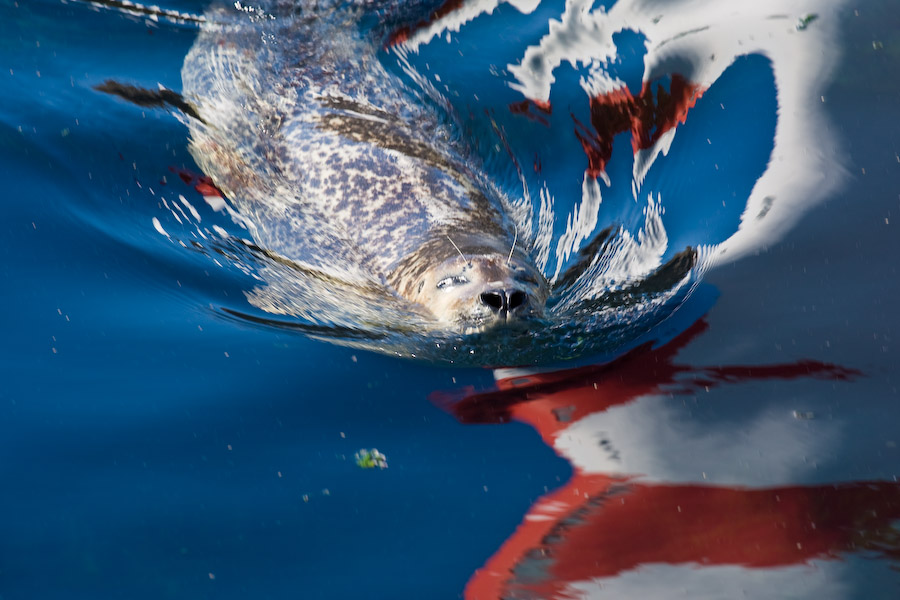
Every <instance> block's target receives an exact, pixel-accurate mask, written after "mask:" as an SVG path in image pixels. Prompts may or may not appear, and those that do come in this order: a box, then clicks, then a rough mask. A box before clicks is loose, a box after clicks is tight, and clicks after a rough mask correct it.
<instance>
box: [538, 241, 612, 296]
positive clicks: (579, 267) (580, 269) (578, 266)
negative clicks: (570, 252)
mask: <svg viewBox="0 0 900 600" xmlns="http://www.w3.org/2000/svg"><path fill="white" fill-rule="evenodd" d="M616 229H617V228H616V227H614V226H612V225H610V226H609V227H607V228H605V229H603V230H602V231H601V232H600V233H598V234H597V235H596V236H594V239H592V240H591V241H590V243H589V244H588V245H587V246H585V247H584V248H582V249H581V250H579V251H578V258H577V259H576V261H575V264H573V265H572V266H571V267H569V268H568V269H566V272H565V273H563V274H562V276H561V277H560V278H559V279H557V280H556V282H555V283H554V284H553V291H554V293H555V292H556V291H557V290H560V289H565V288H567V287H569V286H571V285H572V284H573V283H575V282H576V281H578V278H579V277H581V276H582V275H583V274H584V272H585V271H587V270H588V268H589V267H590V266H591V265H592V264H593V261H594V258H595V257H596V256H598V255H600V254H601V250H602V249H603V247H604V246H605V245H606V244H607V243H608V242H609V241H610V240H611V239H612V236H613V232H614V231H615V230H616Z"/></svg>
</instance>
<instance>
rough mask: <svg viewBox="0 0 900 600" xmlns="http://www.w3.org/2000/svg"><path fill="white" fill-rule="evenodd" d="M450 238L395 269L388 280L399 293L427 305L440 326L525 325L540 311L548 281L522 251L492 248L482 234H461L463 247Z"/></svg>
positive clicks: (469, 328) (476, 328) (460, 328)
mask: <svg viewBox="0 0 900 600" xmlns="http://www.w3.org/2000/svg"><path fill="white" fill-rule="evenodd" d="M472 238H478V243H476V244H473V243H471V239H472ZM450 239H452V238H448V239H445V240H444V241H443V244H437V246H438V247H439V248H440V249H441V250H443V251H444V252H442V253H440V254H438V253H437V252H436V250H437V248H434V247H433V245H427V246H426V247H425V248H423V249H422V250H421V251H420V252H417V253H415V255H414V256H411V257H408V259H407V260H406V261H404V262H405V263H406V264H405V265H401V266H400V267H399V268H398V269H397V270H395V271H394V273H393V274H392V278H391V279H392V281H391V283H392V285H393V287H394V288H395V289H396V290H397V291H398V293H399V294H400V295H401V296H403V297H404V298H405V299H406V300H408V301H410V302H413V303H415V304H416V305H417V306H420V307H422V308H423V309H425V311H427V313H428V314H429V316H431V317H433V318H434V319H435V320H436V321H437V323H438V325H439V326H440V327H442V328H446V329H453V330H458V331H459V332H460V333H465V334H469V333H476V332H481V331H485V330H488V329H492V328H494V327H504V326H512V327H527V326H528V324H529V322H532V321H533V320H534V319H538V318H540V317H542V316H543V313H544V305H545V303H546V301H547V297H548V296H549V284H548V282H547V280H546V278H545V277H544V275H543V274H542V273H541V272H540V271H539V270H538V269H537V267H535V266H534V264H533V263H532V261H531V260H529V258H528V257H527V256H526V255H524V254H521V253H518V252H516V249H515V248H513V249H512V250H511V251H510V252H509V253H507V254H502V253H501V252H500V251H499V249H494V248H492V247H491V246H492V245H493V244H491V242H494V243H496V240H487V239H485V238H484V236H477V235H476V236H471V235H470V236H469V237H460V238H459V239H461V240H464V241H470V243H469V244H465V243H464V244H463V246H462V247H459V246H456V244H452V245H451V242H450ZM448 250H449V252H450V253H451V254H450V255H449V256H445V254H446V253H447V251H448ZM423 254H428V256H423ZM415 267H418V268H415Z"/></svg>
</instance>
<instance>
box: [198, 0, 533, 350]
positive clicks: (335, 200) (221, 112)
mask: <svg viewBox="0 0 900 600" xmlns="http://www.w3.org/2000/svg"><path fill="white" fill-rule="evenodd" d="M376 4H377V3H376ZM373 8H374V9H375V10H376V12H377V10H378V9H379V7H378V6H373V3H371V2H366V3H360V4H359V6H356V5H355V4H354V3H352V2H351V3H340V4H333V5H329V4H328V3H327V2H316V3H313V2H305V1H303V0H301V1H300V2H293V1H292V2H285V1H282V0H271V1H264V2H260V3H258V5H257V6H255V7H254V8H252V9H250V8H243V9H241V7H239V8H238V9H236V8H234V7H227V8H226V7H222V8H214V9H210V10H209V11H207V13H206V15H205V16H206V23H205V25H204V26H203V28H202V29H201V32H200V34H199V36H198V38H197V40H196V42H195V43H194V45H193V46H192V48H191V50H190V51H189V53H188V55H187V56H186V58H185V61H184V65H183V69H182V81H183V95H184V98H185V100H186V101H187V102H188V103H189V104H190V106H191V107H193V110H194V111H195V114H194V115H193V116H190V115H188V116H186V117H185V122H186V123H187V124H188V127H189V129H190V136H191V139H190V151H191V154H192V155H193V157H194V159H195V160H196V162H197V164H198V165H199V166H200V168H201V169H202V170H203V171H204V172H205V173H206V174H207V175H208V176H209V177H211V178H212V180H213V181H214V182H215V183H216V185H217V186H218V187H219V188H220V189H221V190H222V191H223V192H224V193H225V194H226V196H227V197H228V198H229V199H230V201H231V202H232V204H233V206H234V209H235V211H236V212H237V213H238V214H239V215H240V216H241V217H242V219H243V221H244V223H245V225H246V226H247V229H248V230H249V231H250V233H251V235H252V237H253V242H254V243H255V244H256V246H258V247H259V248H262V249H263V250H264V251H265V252H266V253H268V254H269V255H270V256H273V257H276V259H277V260H278V261H279V262H280V263H281V264H288V265H290V266H291V267H292V270H293V272H294V273H302V274H305V275H304V277H305V280H306V281H307V282H310V281H311V280H315V281H317V282H318V283H319V284H320V285H319V287H318V288H316V289H317V290H319V292H316V294H318V295H317V296H316V297H312V296H313V295H315V294H313V295H311V294H310V293H309V286H304V285H300V286H297V285H294V286H292V287H291V289H293V290H295V291H296V290H297V289H298V288H304V290H303V291H301V292H300V293H301V294H306V295H305V296H304V297H305V298H306V300H304V302H306V304H307V305H313V304H314V305H316V306H319V307H322V306H325V308H326V310H328V311H331V312H332V313H335V312H340V311H341V310H343V309H344V308H346V307H347V306H348V305H350V304H353V303H354V302H360V298H362V303H363V304H365V303H366V302H367V301H371V302H375V301H376V300H378V299H380V301H381V302H382V304H385V303H387V304H390V303H392V302H393V303H400V304H402V305H403V308H404V310H406V311H408V312H409V313H410V314H415V315H418V316H419V317H421V319H422V321H421V322H422V323H425V324H426V326H427V327H431V328H433V329H435V330H445V331H450V332H454V333H463V334H467V333H472V332H480V331H485V330H488V329H492V328H495V327H497V326H506V325H510V324H513V323H518V324H527V323H528V322H530V320H532V319H535V318H539V317H540V316H541V315H542V314H543V312H544V307H545V303H546V301H547V297H548V295H549V284H548V281H547V279H546V278H545V276H544V275H543V274H542V272H541V271H540V270H539V269H538V268H537V267H536V266H535V262H534V261H533V260H532V258H531V257H530V256H529V250H530V243H531V242H530V240H529V238H528V235H527V234H524V233H523V232H520V229H519V227H518V225H517V224H516V221H515V219H513V218H512V217H511V216H510V214H509V210H508V207H509V206H510V204H509V200H508V199H507V198H506V197H505V196H504V195H503V193H502V192H501V191H500V190H499V189H498V188H497V187H496V186H495V185H494V184H493V183H492V182H491V181H490V180H489V178H488V177H487V176H486V175H485V173H484V172H483V171H482V170H480V169H479V167H478V165H477V164H476V163H475V161H473V160H472V159H471V153H469V152H468V151H467V149H466V147H465V144H464V143H463V142H462V141H461V140H460V139H459V138H458V136H457V135H456V134H455V131H454V128H453V124H452V122H451V120H450V119H448V118H447V116H446V115H445V114H443V113H442V111H441V110H440V107H438V106H435V105H434V103H433V102H429V99H428V98H426V97H425V96H424V95H423V94H422V93H421V90H414V89H412V87H411V86H409V85H406V84H404V83H403V82H402V80H401V79H400V78H399V77H398V76H396V75H394V74H392V73H390V72H388V71H387V70H386V69H385V67H384V66H383V65H382V63H381V62H380V61H379V59H378V50H379V48H380V43H381V42H380V40H379V39H378V35H379V30H378V29H377V28H371V27H369V28H364V27H362V26H361V22H362V20H363V19H364V17H365V15H367V14H372V11H373ZM382 8H383V7H382ZM310 273H314V274H315V276H313V277H312V278H310V277H309V274H310ZM274 279H276V278H275V277H268V278H267V280H268V283H269V288H270V290H269V293H268V294H257V304H258V305H261V304H262V305H265V308H266V310H269V311H270V312H283V313H292V314H304V315H305V314H307V313H308V312H310V310H309V309H310V306H297V304H298V303H297V301H296V298H294V299H286V298H285V296H286V295H288V291H286V290H285V289H284V288H285V286H283V285H281V282H276V281H274ZM324 281H327V282H331V283H330V284H322V282H324ZM279 286H281V288H282V289H281V292H280V293H273V292H272V290H277V289H279ZM289 287H290V286H289ZM325 288H330V290H326V289H325ZM323 296H328V298H326V299H324V300H323ZM351 296H356V297H355V298H354V297H351ZM288 305H290V306H291V307H292V308H286V307H287V306H288ZM326 305H327V306H326Z"/></svg>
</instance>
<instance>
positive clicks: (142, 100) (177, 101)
mask: <svg viewBox="0 0 900 600" xmlns="http://www.w3.org/2000/svg"><path fill="white" fill-rule="evenodd" d="M94 89H95V90H97V91H98V92H103V93H104V94H111V95H113V96H118V97H119V98H122V99H123V100H127V101H128V102H131V103H132V104H136V105H137V106H143V107H145V108H165V107H167V106H170V107H172V108H176V109H178V110H180V111H181V112H183V113H184V114H185V115H187V116H189V117H192V118H194V119H197V120H198V121H200V122H201V123H205V122H204V121H203V119H202V118H201V117H200V113H199V112H197V109H196V108H194V106H193V105H192V104H191V103H190V102H188V101H187V100H185V99H184V96H182V95H181V94H179V93H178V92H175V91H172V90H170V89H168V88H164V87H160V88H159V89H158V90H151V89H147V88H142V87H137V86H134V85H128V84H125V83H120V82H118V81H113V80H112V79H107V80H106V81H104V82H103V83H101V84H100V85H95V86H94Z"/></svg>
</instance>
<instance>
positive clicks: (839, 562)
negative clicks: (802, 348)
mask: <svg viewBox="0 0 900 600" xmlns="http://www.w3.org/2000/svg"><path fill="white" fill-rule="evenodd" d="M706 329H707V325H706V324H705V322H703V321H700V322H698V323H696V324H695V325H694V326H693V327H691V328H690V329H689V330H687V331H685V332H684V333H683V334H681V335H680V336H679V337H677V338H676V339H674V340H673V341H671V342H670V343H668V344H666V345H665V346H662V347H660V348H657V349H653V348H651V347H649V346H645V347H642V348H638V349H636V350H634V351H632V352H631V353H629V354H628V355H626V356H624V357H622V358H620V359H618V360H616V361H614V362H612V363H609V364H606V365H599V366H591V367H585V368H578V369H571V370H565V371H557V372H552V373H521V372H516V371H504V370H501V371H498V372H497V373H496V377H497V389H495V390H492V391H486V392H476V391H474V390H463V391H458V392H442V393H436V394H434V395H433V397H432V400H433V401H434V402H435V403H437V404H438V405H440V406H442V407H444V408H446V409H447V410H449V411H450V412H452V414H454V415H455V416H456V417H457V418H458V419H459V420H460V421H461V422H464V423H504V422H508V421H511V420H514V421H520V422H525V423H528V424H529V425H531V426H533V427H534V428H535V429H536V430H537V431H538V432H539V433H540V435H541V436H542V438H543V440H544V441H545V442H546V443H547V444H548V445H550V446H551V447H553V448H554V450H555V451H556V452H557V453H558V454H560V455H561V456H563V457H564V458H566V459H567V460H569V461H570V462H571V463H572V465H573V472H574V474H573V477H572V479H571V480H570V481H568V482H567V483H566V484H565V485H564V486H563V487H561V488H559V489H557V490H555V491H552V492H550V493H548V494H546V495H545V496H544V497H542V498H540V499H539V500H538V501H537V502H536V503H535V504H534V505H533V506H532V507H531V508H530V509H529V511H528V513H527V514H526V515H525V517H524V519H523V520H522V522H521V524H520V525H519V526H518V528H517V529H516V531H515V532H514V533H513V534H512V536H511V537H509V538H508V539H507V540H506V541H505V542H504V543H503V544H502V546H501V547H500V548H499V549H498V550H497V552H496V553H495V554H494V555H493V556H492V557H491V558H490V559H489V560H488V561H487V563H486V564H485V565H484V567H483V568H481V569H480V570H478V571H477V572H476V573H475V574H474V575H473V577H472V578H471V580H470V581H469V584H468V586H467V588H466V594H465V597H466V598H468V599H471V600H474V599H479V600H487V599H496V598H594V597H668V596H670V595H672V594H673V593H674V592H673V590H678V593H679V594H688V596H689V597H703V598H706V597H709V598H724V597H732V596H734V595H741V594H746V595H748V596H749V597H783V595H784V594H785V593H788V594H789V595H790V596H791V597H800V598H812V597H814V596H820V595H822V594H825V596H827V597H851V596H853V595H854V591H853V589H852V586H853V584H852V583H851V582H850V581H849V580H848V578H849V576H845V573H844V571H845V569H846V563H845V560H844V559H846V558H848V557H851V556H854V555H859V554H860V553H864V555H865V556H866V557H872V556H877V557H879V558H882V559H886V560H882V561H880V564H883V565H884V566H885V568H891V566H893V568H896V567H897V565H898V564H900V531H898V528H897V526H896V521H897V520H898V519H900V485H898V484H897V482H896V481H877V480H873V481H854V480H843V479H842V480H840V481H827V480H823V471H822V470H820V469H819V464H818V461H819V460H820V459H822V458H823V457H827V456H829V455H831V454H833V452H834V450H835V448H837V447H838V444H839V442H840V440H841V435H842V432H841V424H840V422H839V420H836V419H831V418H825V416H824V415H818V414H816V413H815V412H812V411H805V410H797V409H793V408H791V406H788V405H785V399H784V398H785V396H781V395H779V397H778V398H771V399H769V398H766V397H765V396H760V397H759V398H758V400H755V401H754V402H753V403H751V404H752V406H747V404H748V403H746V402H743V403H738V404H741V405H739V406H738V405H734V406H732V405H729V403H728V402H727V400H726V401H722V400H718V401H716V402H713V403H706V402H704V401H703V400H702V398H703V396H705V395H707V394H708V392H710V391H715V390H716V389H718V388H722V387H724V386H731V385H735V384H746V385H753V384H754V383H755V382H766V381H767V380H770V381H775V382H787V381H789V380H795V379H803V380H805V381H806V383H807V385H808V383H809V380H810V379H815V380H820V381H822V382H823V383H824V384H825V385H828V383H829V382H830V383H832V384H834V385H848V383H850V382H852V381H853V380H854V379H857V378H860V377H862V376H863V375H862V374H861V373H860V372H858V371H855V370H852V369H847V368H844V367H841V366H838V365H833V364H827V363H823V362H817V361H797V362H791V363H784V364H768V365H754V366H738V365H735V366H717V367H691V366H687V365H682V364H679V363H678V362H677V361H676V357H677V355H678V353H679V351H681V350H682V349H683V348H684V347H685V346H687V345H688V344H689V342H690V341H691V340H693V339H694V338H696V337H697V336H699V335H701V334H702V333H703V332H704V331H705V330H706ZM710 404H714V405H710ZM828 476H829V475H828V474H824V477H828ZM857 575H858V574H857ZM848 586H849V587H848ZM835 594H837V595H835Z"/></svg>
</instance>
